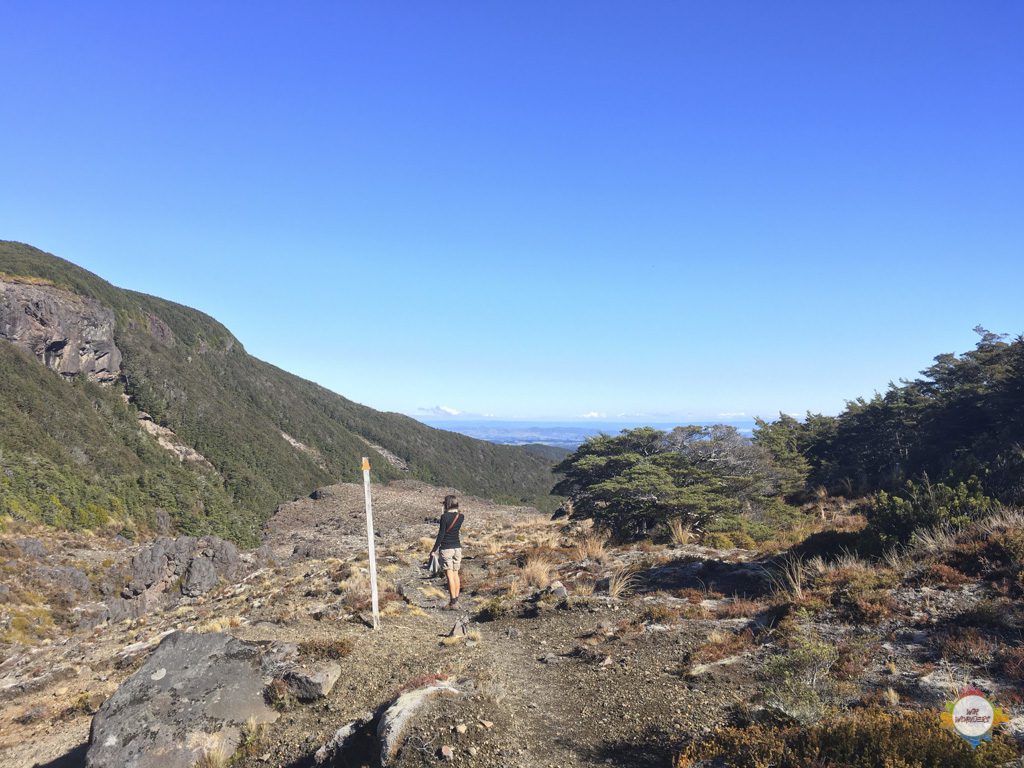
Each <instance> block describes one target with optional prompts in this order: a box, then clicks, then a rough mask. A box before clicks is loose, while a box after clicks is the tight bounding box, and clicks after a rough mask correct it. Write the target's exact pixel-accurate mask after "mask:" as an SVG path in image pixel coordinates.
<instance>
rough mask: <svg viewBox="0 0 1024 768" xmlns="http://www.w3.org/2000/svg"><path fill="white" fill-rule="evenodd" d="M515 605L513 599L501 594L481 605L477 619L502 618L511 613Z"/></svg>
mask: <svg viewBox="0 0 1024 768" xmlns="http://www.w3.org/2000/svg"><path fill="white" fill-rule="evenodd" d="M513 608H514V605H513V601H512V600H511V599H510V598H508V597H505V596H502V595H499V596H497V597H492V598H491V599H490V600H488V601H487V602H485V603H484V604H483V605H481V606H480V610H479V611H477V614H476V620H477V621H497V620H498V619H500V618H503V617H505V616H509V615H511V613H512V611H513Z"/></svg>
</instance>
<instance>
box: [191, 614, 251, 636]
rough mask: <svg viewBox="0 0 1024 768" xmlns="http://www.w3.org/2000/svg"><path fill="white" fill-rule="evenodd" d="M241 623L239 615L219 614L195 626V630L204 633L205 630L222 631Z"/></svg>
mask: <svg viewBox="0 0 1024 768" xmlns="http://www.w3.org/2000/svg"><path fill="white" fill-rule="evenodd" d="M241 625H242V617H241V616H221V617H219V618H216V619H210V620H209V621H207V622H204V623H202V624H200V625H199V626H198V627H196V632H199V633H201V634H204V633H206V632H224V631H225V630H227V629H230V628H232V627H240V626H241Z"/></svg>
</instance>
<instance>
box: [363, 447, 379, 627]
mask: <svg viewBox="0 0 1024 768" xmlns="http://www.w3.org/2000/svg"><path fill="white" fill-rule="evenodd" d="M363 491H364V493H365V495H366V546H367V549H369V551H370V600H371V601H372V603H373V628H374V629H379V628H380V609H379V606H378V600H377V550H376V548H375V547H374V543H373V502H372V501H371V500H370V460H369V459H368V458H366V457H365V456H364V457H363Z"/></svg>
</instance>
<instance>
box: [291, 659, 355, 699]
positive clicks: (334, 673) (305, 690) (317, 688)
mask: <svg viewBox="0 0 1024 768" xmlns="http://www.w3.org/2000/svg"><path fill="white" fill-rule="evenodd" d="M339 677H341V667H340V666H338V665H337V664H332V663H326V664H319V665H317V666H316V667H314V668H313V669H311V670H306V669H301V668H296V669H292V670H289V671H288V672H285V674H284V677H283V679H284V682H285V683H286V684H287V686H288V691H289V692H290V693H291V694H292V696H294V697H295V698H296V699H298V700H299V701H314V700H315V699H322V698H323V697H324V696H326V695H327V694H329V693H330V692H331V690H332V689H333V688H334V684H335V683H337V682H338V678H339Z"/></svg>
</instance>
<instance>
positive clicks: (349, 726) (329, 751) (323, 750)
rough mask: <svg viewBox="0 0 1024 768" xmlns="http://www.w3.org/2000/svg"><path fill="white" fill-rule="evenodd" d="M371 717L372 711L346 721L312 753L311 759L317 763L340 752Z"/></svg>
mask: <svg viewBox="0 0 1024 768" xmlns="http://www.w3.org/2000/svg"><path fill="white" fill-rule="evenodd" d="M372 719H373V713H372V712H367V713H366V714H364V715H363V716H362V717H360V718H358V719H357V720H353V721H352V722H350V723H346V724H345V725H343V726H341V728H339V729H338V730H336V731H335V732H334V735H333V736H331V738H330V739H329V740H328V741H327V743H326V744H324V745H323V746H322V747H320V749H318V750H317V751H316V752H315V753H314V754H313V760H314V761H316V763H317V765H321V764H323V763H326V762H327V761H328V760H330V759H331V758H333V757H335V756H336V755H338V754H340V753H341V752H342V751H343V750H344V749H345V743H346V742H347V741H348V740H349V739H350V738H352V736H353V735H355V733H356V732H357V731H359V730H360V729H361V728H362V727H363V726H365V725H366V724H367V723H369V722H370V721H371V720H372Z"/></svg>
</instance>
